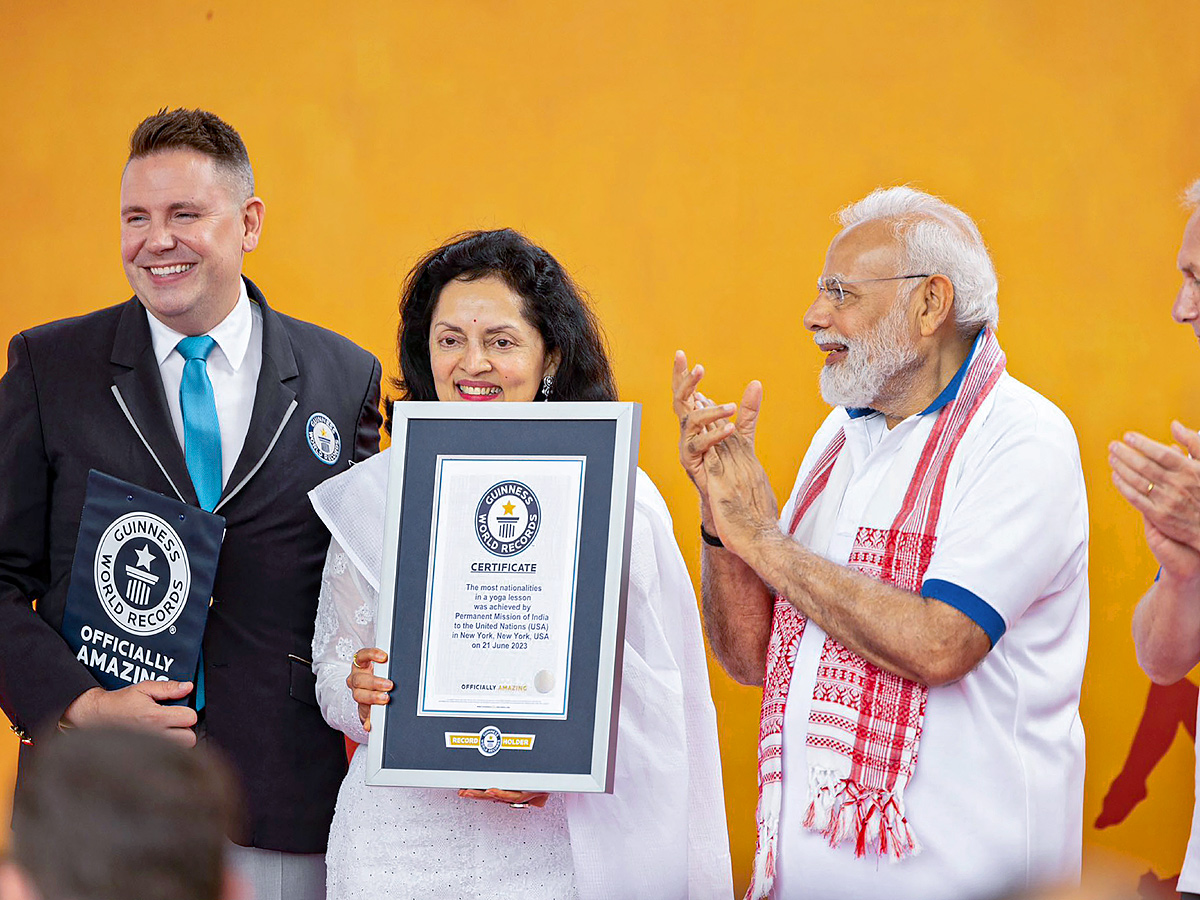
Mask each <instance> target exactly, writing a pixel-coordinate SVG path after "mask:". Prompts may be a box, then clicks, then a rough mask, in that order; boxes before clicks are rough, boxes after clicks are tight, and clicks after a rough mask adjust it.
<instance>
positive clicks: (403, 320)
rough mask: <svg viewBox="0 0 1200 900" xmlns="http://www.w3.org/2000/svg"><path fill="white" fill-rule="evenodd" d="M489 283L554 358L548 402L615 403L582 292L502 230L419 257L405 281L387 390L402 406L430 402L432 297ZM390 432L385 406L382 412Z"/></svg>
mask: <svg viewBox="0 0 1200 900" xmlns="http://www.w3.org/2000/svg"><path fill="white" fill-rule="evenodd" d="M489 275H494V276H497V277H499V278H502V279H504V283H505V284H507V285H508V286H509V287H510V288H511V289H512V290H513V291H514V292H515V293H517V294H518V295H520V297H521V299H522V300H524V301H525V309H524V314H525V319H526V320H527V321H528V322H529V324H531V325H532V326H533V327H535V328H536V329H537V330H538V333H539V334H541V336H542V341H543V343H544V344H545V345H546V352H547V353H552V352H554V351H555V350H557V351H558V352H559V354H560V359H559V363H558V368H557V369H556V371H555V373H554V389H553V391H551V396H550V397H548V398H547V397H543V395H542V393H541V390H540V389H539V390H538V397H539V398H542V399H549V400H561V401H580V400H616V399H617V384H616V379H615V378H614V377H613V372H612V366H611V365H610V364H609V361H608V354H607V350H606V348H605V342H604V333H603V331H602V329H601V327H600V322H599V320H598V319H597V318H596V314H595V313H593V312H592V310H591V307H590V306H589V305H588V303H587V300H586V298H585V296H584V294H583V291H582V290H580V288H579V287H578V286H577V285H576V284H575V282H574V281H572V280H571V276H570V275H568V274H567V272H566V270H565V269H563V267H562V266H561V265H560V264H559V262H558V260H556V259H555V258H554V257H553V256H551V255H550V254H549V253H547V252H546V251H545V250H543V249H542V248H541V247H539V246H537V244H534V243H533V242H532V241H530V240H529V239H528V238H527V237H525V236H524V235H523V234H520V233H519V232H517V231H514V230H512V229H511V228H503V229H500V230H498V231H470V232H466V233H465V234H460V235H458V236H457V237H454V238H451V239H450V240H449V241H447V242H446V243H445V244H443V245H442V246H440V247H438V248H437V249H436V250H433V251H431V252H429V253H427V254H426V255H425V257H424V258H423V259H422V260H421V261H420V262H418V263H417V264H416V266H414V267H413V270H412V271H411V272H409V274H408V278H406V279H405V282H404V288H403V290H402V291H401V294H400V329H399V331H398V333H397V335H396V344H397V351H398V353H399V356H400V375H399V377H397V378H393V379H392V384H393V386H395V387H396V388H397V389H398V390H399V391H400V397H399V399H401V400H436V399H437V391H436V390H435V388H434V383H433V370H432V367H431V365H430V361H429V328H430V325H431V323H432V321H433V310H434V307H435V306H437V300H438V296H439V295H440V294H441V291H442V288H444V287H445V286H446V285H447V284H449V283H450V282H451V281H454V280H459V281H474V280H476V279H478V278H485V277H487V276H489ZM387 428H388V432H389V433H390V432H391V403H390V401H389V404H388V422H387Z"/></svg>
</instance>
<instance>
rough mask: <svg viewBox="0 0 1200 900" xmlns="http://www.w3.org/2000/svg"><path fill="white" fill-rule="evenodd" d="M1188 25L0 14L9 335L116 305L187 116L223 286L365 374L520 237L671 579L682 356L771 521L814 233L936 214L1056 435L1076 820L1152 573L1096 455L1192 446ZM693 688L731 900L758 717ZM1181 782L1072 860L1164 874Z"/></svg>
mask: <svg viewBox="0 0 1200 900" xmlns="http://www.w3.org/2000/svg"><path fill="white" fill-rule="evenodd" d="M1197 33H1200V6H1198V5H1197V4H1195V3H1193V2H1186V0H1174V2H1172V0H1147V2H1142V3H1128V2H1082V0H1061V2H1056V3H1042V2H1035V0H981V2H974V3H969V4H967V3H959V2H953V0H941V2H934V0H923V2H908V3H903V4H897V3H891V2H884V0H813V2H799V3H798V2H795V0H790V2H747V0H742V2H736V3H735V2H701V0H687V2H685V0H640V2H629V0H606V2H603V3H601V2H592V3H573V2H562V0H556V2H553V0H458V2H437V3H406V2H396V3H373V4H366V3H345V2H343V3H327V2H314V0H292V2H288V3H282V2H260V3H231V2H228V0H208V2H195V0H177V2H174V3H171V4H161V3H153V4H152V3H146V2H127V3H121V4H115V3H109V2H103V0H99V2H95V0H94V2H87V3H84V2H68V0H63V2H57V3H52V4H40V5H33V4H26V3H17V2H15V0H0V121H3V123H4V127H3V128H0V204H3V207H2V208H3V214H2V215H0V247H3V257H4V260H5V264H4V266H3V268H2V269H0V294H2V296H3V298H4V299H3V302H2V305H0V337H5V338H6V337H7V336H8V335H10V334H12V333H14V332H16V331H17V330H19V329H21V328H24V327H27V326H29V325H32V324H35V323H37V322H41V321H44V320H48V319H53V318H58V317H61V316H67V315H73V314H77V313H81V312H84V311H87V310H90V309H93V308H96V307H99V306H101V305H108V304H110V303H113V302H117V301H120V300H122V299H123V298H125V297H126V296H127V295H128V288H127V285H126V283H125V279H124V276H123V274H122V271H121V267H120V263H119V258H118V252H117V226H118V217H117V187H118V179H119V175H120V169H121V165H122V163H123V160H124V148H125V146H126V140H127V137H128V134H129V132H130V130H131V129H132V128H133V126H134V125H135V124H136V122H137V121H138V120H139V119H141V118H142V117H143V116H144V115H146V114H148V113H150V112H153V111H154V110H156V109H158V108H159V107H162V106H177V105H188V106H203V107H207V108H210V109H213V110H215V111H217V112H218V113H220V114H221V115H222V116H224V117H225V118H227V119H228V120H229V121H230V122H232V123H233V124H234V125H235V126H236V127H237V128H239V129H240V130H241V132H242V135H243V137H244V138H245V140H246V142H247V144H248V145H249V148H250V152H251V156H252V159H253V161H254V164H255V168H256V171H257V176H258V183H259V192H260V194H261V195H262V196H263V197H264V198H265V199H266V204H267V218H266V231H265V235H264V241H263V244H262V246H261V248H260V249H259V250H258V251H257V252H256V253H254V254H253V256H251V257H250V258H249V259H248V261H247V272H248V274H250V275H251V277H253V278H254V279H256V280H257V281H258V282H259V284H260V285H261V286H263V288H264V289H265V291H266V292H267V295H268V297H269V298H271V300H272V301H273V302H274V304H275V305H276V306H277V307H279V308H280V309H282V310H284V311H286V312H289V313H291V314H293V315H297V316H300V317H303V318H309V319H312V320H315V321H317V322H320V323H322V324H325V325H328V326H331V327H334V328H337V329H339V330H340V331H342V332H344V333H345V334H347V335H349V336H350V337H351V338H353V339H354V340H356V341H357V342H359V343H360V344H362V345H364V346H366V347H368V348H370V349H371V350H372V351H374V352H375V353H376V354H377V355H378V356H379V357H380V358H381V359H382V360H383V362H384V366H385V370H394V367H395V361H394V355H393V345H392V335H393V333H394V327H395V324H396V310H395V297H396V293H397V288H398V285H399V283H400V280H401V277H402V276H403V274H404V273H405V272H406V271H407V269H408V268H409V266H410V265H411V264H412V263H413V261H414V260H415V259H416V258H417V257H418V256H419V255H420V254H421V253H422V252H423V251H425V250H426V249H428V248H429V247H431V246H432V245H434V244H435V243H437V242H439V241H441V240H442V239H444V238H445V237H447V236H449V235H451V234H453V233H455V232H458V231H460V230H463V229H467V228H478V227H493V226H500V225H511V226H514V227H517V228H519V229H522V230H524V231H526V232H527V233H528V234H529V235H530V236H532V237H533V238H534V239H535V240H537V241H539V242H541V243H543V244H544V245H545V246H546V247H547V248H549V249H550V250H551V251H552V252H553V253H555V254H556V255H557V256H558V257H559V258H560V259H562V260H563V261H564V262H565V263H566V264H567V265H568V267H569V268H571V269H572V270H573V272H574V273H575V275H576V276H577V277H578V279H579V280H580V281H581V282H582V283H583V284H584V285H585V286H586V287H587V288H588V289H589V290H590V291H591V293H592V295H593V297H594V299H595V303H596V306H597V309H598V311H599V313H600V315H601V318H602V319H603V321H604V323H605V325H606V326H607V329H608V333H609V337H610V339H611V342H612V348H613V355H614V357H615V362H616V368H617V372H618V375H619V378H620V385H621V389H622V393H623V395H624V398H625V399H629V400H637V401H640V402H642V403H643V404H644V414H643V435H642V455H641V459H642V465H643V467H644V468H645V469H646V470H647V471H648V472H649V473H650V474H651V475H652V477H653V478H654V479H655V481H656V482H657V483H658V485H659V486H660V488H661V489H662V491H663V493H664V495H665V496H666V498H667V501H668V503H669V505H670V506H671V509H672V511H673V513H674V515H675V524H676V533H677V535H678V537H679V541H680V544H681V546H682V547H683V550H684V554H685V556H686V557H688V559H689V561H690V562H691V563H692V565H693V571H696V570H697V569H698V566H696V560H697V558H698V539H697V533H696V526H697V512H696V508H695V500H694V496H693V493H692V491H691V488H690V486H689V485H688V483H687V481H686V480H685V478H684V476H683V475H682V473H681V472H680V471H679V469H678V467H677V465H676V463H675V449H674V440H675V434H676V423H675V422H674V420H673V418H672V415H671V412H670V407H669V399H668V393H669V392H668V384H669V382H668V372H669V367H670V363H671V354H672V351H674V350H675V349H676V348H677V347H682V348H685V349H686V350H687V351H688V353H689V355H690V357H691V358H693V359H696V360H700V361H703V362H704V363H705V364H706V366H707V367H708V369H709V371H710V373H711V374H710V377H709V379H708V382H707V385H708V393H710V394H711V395H714V396H716V397H717V398H722V399H724V398H729V399H733V398H735V397H736V395H737V394H738V392H739V391H740V389H741V386H742V385H743V384H744V383H745V382H746V381H747V380H749V379H750V378H761V379H762V380H763V381H764V383H765V385H766V405H765V409H764V413H763V420H762V428H761V438H760V448H761V453H762V456H763V458H764V461H765V463H766V465H767V468H768V470H769V472H770V474H771V477H772V479H773V482H774V484H775V487H776V490H777V492H778V493H779V494H780V495H781V496H782V495H784V494H786V491H787V489H788V487H789V486H790V484H791V480H792V477H793V475H794V470H795V466H796V465H797V463H798V461H799V458H800V455H801V453H802V452H803V449H804V447H805V445H806V443H807V440H808V437H809V436H810V435H811V433H812V431H813V429H814V428H815V426H816V425H817V423H818V422H819V421H820V420H821V418H822V417H823V416H824V414H825V407H824V406H823V404H822V403H821V401H820V399H819V398H818V396H817V392H816V387H815V377H816V371H817V368H818V366H819V364H820V360H819V354H818V352H817V351H816V350H815V348H814V347H813V346H812V344H811V343H810V342H809V339H808V337H807V335H806V334H805V333H804V331H803V328H802V326H801V323H800V316H801V314H802V311H803V309H804V308H805V306H806V305H807V303H808V302H809V300H810V299H811V297H812V295H813V292H814V291H813V279H814V278H815V277H816V275H817V273H818V272H819V270H820V268H821V263H822V258H823V255H824V249H825V246H826V244H827V243H828V241H829V239H830V237H831V236H832V235H833V234H834V232H835V230H836V229H835V226H834V224H833V222H832V220H831V214H832V213H833V212H834V211H835V210H836V209H837V208H838V207H839V206H841V205H843V204H845V203H847V202H849V201H851V200H853V199H856V198H858V197H859V196H861V195H863V194H865V193H866V192H867V191H869V190H870V189H872V188H874V187H875V186H877V185H880V184H893V183H898V182H912V183H914V184H916V185H918V186H920V187H923V188H926V189H928V190H931V191H933V192H935V193H939V194H941V195H943V196H945V197H946V198H948V199H949V200H951V201H952V202H954V203H956V204H959V205H961V206H962V207H963V208H964V209H966V210H967V211H968V212H969V213H971V214H972V215H973V216H975V218H976V219H977V220H978V222H979V223H980V225H981V227H982V230H983V232H984V235H985V236H986V237H987V238H988V240H989V242H990V244H991V247H992V250H993V253H994V255H995V259H996V264H997V268H998V269H999V271H1000V275H1001V311H1002V317H1001V318H1002V324H1001V330H1000V336H1001V339H1002V341H1003V342H1004V345H1005V348H1006V350H1007V352H1008V357H1009V366H1010V370H1011V371H1012V372H1013V373H1014V374H1015V375H1016V376H1017V377H1019V378H1021V379H1023V380H1025V381H1027V382H1029V383H1030V384H1032V385H1033V386H1035V387H1036V388H1037V389H1039V390H1040V391H1042V392H1043V393H1044V394H1046V395H1047V396H1048V397H1050V398H1051V399H1052V400H1054V401H1055V402H1057V403H1058V404H1059V405H1060V406H1061V407H1062V408H1063V409H1064V410H1065V411H1066V412H1067V414H1068V415H1069V416H1070V418H1071V419H1072V421H1073V422H1074V423H1075V427H1076V429H1077V431H1078V434H1079V438H1080V442H1081V446H1082V452H1083V463H1084V469H1085V472H1086V475H1087V480H1088V486H1089V489H1090V495H1091V510H1092V538H1093V540H1092V589H1093V592H1092V596H1093V619H1092V621H1093V630H1092V642H1091V654H1090V662H1089V666H1088V673H1087V680H1086V682H1085V685H1084V697H1083V716H1084V722H1085V724H1086V726H1087V730H1088V759H1089V769H1088V776H1087V801H1086V810H1085V813H1086V819H1087V821H1088V823H1089V826H1090V823H1091V822H1092V821H1093V820H1094V819H1095V817H1096V816H1097V814H1098V813H1099V810H1100V805H1101V799H1102V798H1103V796H1104V794H1105V792H1106V790H1107V789H1108V785H1109V783H1110V782H1111V781H1112V779H1113V778H1114V776H1115V775H1116V773H1117V772H1118V770H1119V769H1120V768H1121V766H1122V763H1123V761H1124V759H1125V756H1126V753H1127V751H1128V748H1129V745H1130V742H1131V740H1132V737H1133V734H1134V730H1135V728H1136V726H1137V723H1138V718H1139V716H1140V714H1141V709H1142V705H1143V702H1144V700H1145V697H1146V692H1147V688H1148V682H1147V680H1146V678H1145V676H1143V675H1142V674H1141V672H1140V670H1139V669H1138V667H1137V665H1136V662H1135V660H1134V655H1133V648H1132V644H1131V641H1130V638H1129V618H1130V613H1131V611H1132V608H1133V605H1134V602H1135V600H1136V598H1137V597H1138V595H1139V594H1140V592H1141V591H1142V590H1143V589H1144V587H1145V586H1146V584H1147V583H1148V582H1149V580H1150V579H1151V577H1152V576H1153V572H1154V568H1155V567H1154V563H1153V561H1152V559H1151V557H1150V556H1149V554H1148V552H1147V551H1146V549H1145V547H1144V545H1143V543H1142V538H1141V528H1140V523H1139V520H1138V518H1137V517H1136V516H1135V515H1134V514H1133V513H1132V512H1131V511H1130V510H1129V509H1127V508H1126V507H1125V506H1124V505H1123V503H1122V502H1121V501H1120V500H1119V498H1118V496H1117V495H1116V492H1115V491H1114V490H1113V489H1112V487H1111V485H1110V483H1109V479H1108V474H1107V467H1106V463H1105V455H1106V451H1105V444H1106V442H1107V441H1108V440H1109V439H1111V438H1113V437H1116V436H1119V435H1120V434H1121V432H1122V431H1123V430H1124V429H1127V428H1137V429H1141V430H1144V431H1146V432H1148V433H1150V434H1152V435H1155V436H1157V437H1160V438H1162V437H1164V436H1165V434H1166V427H1167V423H1168V422H1169V420H1170V419H1171V418H1172V417H1173V416H1179V417H1182V418H1183V419H1184V420H1185V421H1190V422H1191V423H1192V424H1193V425H1195V424H1197V423H1198V422H1200V379H1197V378H1196V377H1195V373H1196V369H1197V364H1198V363H1200V356H1198V354H1197V348H1196V346H1195V343H1194V339H1193V337H1192V336H1191V333H1190V331H1188V330H1186V329H1183V328H1180V327H1178V326H1175V325H1173V324H1172V323H1171V322H1170V320H1169V317H1168V309H1169V305H1170V302H1171V300H1172V297H1173V295H1174V292H1175V290H1176V288H1177V285H1178V280H1179V279H1178V277H1177V275H1176V274H1175V272H1174V255H1175V251H1176V248H1177V246H1178V238H1179V234H1180V231H1181V229H1182V226H1183V222H1184V219H1185V216H1184V214H1183V213H1182V212H1181V210H1180V208H1179V206H1178V204H1177V197H1178V193H1179V191H1180V189H1181V188H1182V187H1183V186H1184V185H1185V184H1186V183H1187V182H1189V181H1190V180H1191V179H1192V178H1194V177H1196V176H1197V175H1200V154H1197V153H1196V152H1195V147H1196V145H1197V131H1196V126H1195V124H1194V123H1195V121H1196V110H1197V101H1198V100H1200V96H1198V91H1200V54H1197V53H1196V52H1195V49H1194V46H1193V44H1194V40H1193V37H1194V35H1195V34H1197ZM1193 385H1195V386H1193ZM0 477H2V474H0ZM29 666H30V677H37V674H36V673H37V660H30V661H29ZM712 679H713V693H714V696H715V698H716V702H717V707H718V714H719V717H720V726H721V740H722V749H723V754H724V766H725V784H726V790H727V806H728V810H729V823H730V832H731V837H732V844H733V853H734V862H735V870H736V871H735V874H736V879H737V882H738V885H739V887H744V885H745V883H746V880H747V877H748V871H749V867H750V859H751V855H752V852H753V842H754V837H753V808H754V763H753V757H754V745H755V730H756V721H757V703H758V692H757V691H756V690H751V689H747V688H741V687H738V686H736V685H734V684H733V683H732V682H730V681H729V680H728V679H727V678H726V677H725V676H724V675H723V673H722V672H721V671H720V670H719V669H717V668H716V667H714V668H713V669H712ZM14 746H15V743H14V742H13V741H11V740H9V741H8V742H7V743H4V744H3V747H0V765H2V766H3V767H7V769H6V771H3V772H0V784H2V778H3V776H5V775H10V774H11V765H12V760H13V757H14V755H15V753H14V749H13V748H14ZM1191 765H1192V746H1191V743H1190V741H1189V740H1188V739H1187V736H1186V735H1184V734H1183V733H1182V732H1180V737H1178V738H1177V739H1176V740H1175V743H1174V744H1173V745H1172V747H1171V749H1170V750H1169V752H1167V754H1166V756H1165V757H1164V759H1163V760H1162V762H1161V764H1160V765H1159V766H1158V767H1157V769H1155V771H1154V773H1153V774H1152V775H1151V777H1150V779H1149V784H1148V798H1147V799H1146V801H1145V802H1143V803H1142V804H1141V805H1140V806H1137V807H1136V808H1135V809H1134V810H1133V811H1132V813H1131V814H1130V815H1129V816H1128V818H1126V819H1125V820H1124V821H1123V822H1122V823H1121V824H1119V825H1116V826H1114V827H1111V828H1107V829H1104V830H1095V829H1092V828H1091V827H1089V828H1088V830H1087V832H1086V834H1085V840H1086V842H1087V845H1088V848H1089V860H1095V859H1097V858H1099V857H1101V856H1105V855H1106V854H1107V851H1115V852H1117V853H1118V854H1120V855H1121V856H1122V858H1125V859H1129V860H1132V862H1131V863H1130V865H1131V866H1132V867H1133V868H1134V869H1137V870H1139V871H1144V870H1146V869H1150V868H1153V869H1154V870H1155V871H1156V872H1158V873H1159V874H1166V875H1173V874H1174V873H1175V872H1177V871H1178V866H1179V861H1180V860H1181V858H1182V854H1183V848H1184V844H1185V840H1186V832H1187V827H1188V822H1189V817H1190V810H1191V784H1192V776H1191ZM0 796H3V797H4V798H7V791H4V790H0ZM0 812H2V810H0Z"/></svg>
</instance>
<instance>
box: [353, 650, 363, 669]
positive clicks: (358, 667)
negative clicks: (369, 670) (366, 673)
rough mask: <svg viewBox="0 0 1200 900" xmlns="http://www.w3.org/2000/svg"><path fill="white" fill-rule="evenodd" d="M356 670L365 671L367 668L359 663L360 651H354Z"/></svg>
mask: <svg viewBox="0 0 1200 900" xmlns="http://www.w3.org/2000/svg"><path fill="white" fill-rule="evenodd" d="M354 668H356V669H365V668H366V666H364V665H363V664H362V663H360V662H359V661H358V651H357V650H355V651H354Z"/></svg>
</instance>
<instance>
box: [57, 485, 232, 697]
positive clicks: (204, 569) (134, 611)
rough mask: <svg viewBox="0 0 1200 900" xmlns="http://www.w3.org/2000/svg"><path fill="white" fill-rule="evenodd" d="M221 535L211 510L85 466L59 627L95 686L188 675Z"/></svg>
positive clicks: (178, 678)
mask: <svg viewBox="0 0 1200 900" xmlns="http://www.w3.org/2000/svg"><path fill="white" fill-rule="evenodd" d="M224 537H225V519H224V518H222V517H221V516H218V515H214V514H213V513H210V512H206V511H205V510H202V509H199V508H197V507H195V506H189V505H187V504H186V503H181V502H180V501H178V500H173V499H171V498H170V497H165V496H163V495H162V494H158V493H155V492H154V491H150V490H147V489H146V488H143V487H139V486H138V485H136V484H130V483H129V482H127V481H122V480H121V479H119V478H114V477H113V476H111V475H105V474H104V473H103V472H97V471H96V470H95V469H93V470H91V471H90V472H89V473H88V483H87V497H86V499H85V501H84V504H83V516H82V518H81V519H80V522H79V537H78V539H77V540H76V542H75V560H74V562H73V563H72V566H71V582H70V585H69V587H68V589H67V600H66V609H65V611H64V613H63V621H62V629H61V631H62V636H63V638H64V639H65V640H66V642H67V643H68V644H69V645H70V647H71V649H72V650H73V651H75V655H76V658H77V659H79V661H80V662H82V663H83V664H84V665H85V666H87V668H88V669H89V670H91V672H92V674H93V675H94V676H95V677H96V680H97V681H98V682H100V684H101V685H102V686H103V687H105V688H107V689H108V690H115V689H118V688H123V687H128V686H129V685H131V684H137V683H138V682H141V681H147V680H157V681H165V680H167V679H171V680H175V681H192V680H193V679H194V678H195V674H196V663H197V660H198V658H199V653H200V642H201V639H202V638H203V637H204V623H205V621H206V620H207V619H208V606H209V601H210V599H211V597H212V588H213V580H214V579H215V578H216V574H217V558H218V556H219V555H220V552H221V541H222V539H223V538H224ZM179 702H181V703H182V702H185V701H182V700H181V701H179Z"/></svg>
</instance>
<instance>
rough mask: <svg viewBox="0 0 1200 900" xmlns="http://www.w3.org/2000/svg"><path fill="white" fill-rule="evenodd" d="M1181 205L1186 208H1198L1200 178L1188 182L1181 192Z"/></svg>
mask: <svg viewBox="0 0 1200 900" xmlns="http://www.w3.org/2000/svg"><path fill="white" fill-rule="evenodd" d="M1183 205H1184V206H1185V207H1187V208H1188V209H1198V208H1200V178H1197V179H1196V180H1195V181H1193V182H1192V183H1191V184H1189V185H1188V186H1187V189H1186V190H1185V191H1184V192H1183Z"/></svg>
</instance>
